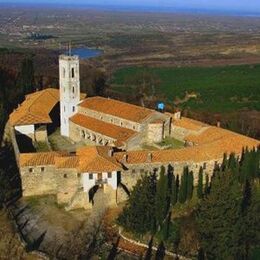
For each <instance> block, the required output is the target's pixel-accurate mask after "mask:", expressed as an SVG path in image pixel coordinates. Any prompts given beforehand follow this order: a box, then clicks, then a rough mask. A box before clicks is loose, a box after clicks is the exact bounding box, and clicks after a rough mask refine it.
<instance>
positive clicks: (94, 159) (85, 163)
mask: <svg viewBox="0 0 260 260" xmlns="http://www.w3.org/2000/svg"><path fill="white" fill-rule="evenodd" d="M109 149H110V148H109V147H105V146H100V147H99V146H97V147H96V146H91V147H83V148H80V149H78V151H77V153H76V155H69V154H68V153H66V152H64V153H63V152H61V153H59V152H46V153H26V154H20V160H19V162H20V167H35V166H44V165H53V166H55V167H56V168H58V169H65V168H68V169H77V170H78V172H81V173H83V172H109V171H118V170H121V169H122V167H121V164H120V163H118V162H117V160H116V159H115V158H114V157H112V156H109Z"/></svg>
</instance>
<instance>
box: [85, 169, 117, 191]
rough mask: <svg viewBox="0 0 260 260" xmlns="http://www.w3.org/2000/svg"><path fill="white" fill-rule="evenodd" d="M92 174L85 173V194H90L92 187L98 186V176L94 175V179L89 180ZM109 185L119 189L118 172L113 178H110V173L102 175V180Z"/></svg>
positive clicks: (113, 174)
mask: <svg viewBox="0 0 260 260" xmlns="http://www.w3.org/2000/svg"><path fill="white" fill-rule="evenodd" d="M89 175H90V173H88V172H87V173H83V177H82V180H83V190H84V192H88V191H89V190H90V189H91V188H92V187H94V186H95V185H96V181H97V180H98V174H97V173H93V179H89ZM106 179H107V183H108V184H109V185H110V186H111V187H112V188H113V189H114V190H116V189H117V172H116V171H113V172H112V176H111V178H108V173H107V172H103V173H102V180H106Z"/></svg>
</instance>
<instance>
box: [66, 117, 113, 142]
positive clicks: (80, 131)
mask: <svg viewBox="0 0 260 260" xmlns="http://www.w3.org/2000/svg"><path fill="white" fill-rule="evenodd" d="M69 124H70V125H69V132H70V139H71V140H73V141H74V142H80V141H87V142H88V143H92V144H93V145H110V146H112V145H113V143H114V142H115V141H116V140H115V139H113V138H111V137H108V136H105V135H102V134H100V133H96V132H93V131H91V130H89V129H87V128H84V127H82V126H79V125H76V124H74V123H73V122H71V121H69Z"/></svg>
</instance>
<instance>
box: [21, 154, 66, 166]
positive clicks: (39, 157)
mask: <svg viewBox="0 0 260 260" xmlns="http://www.w3.org/2000/svg"><path fill="white" fill-rule="evenodd" d="M65 154H66V153H62V152H44V153H21V154H20V157H19V164H20V167H27V166H42V165H54V164H55V157H57V156H58V157H60V156H63V155H65Z"/></svg>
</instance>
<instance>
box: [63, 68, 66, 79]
mask: <svg viewBox="0 0 260 260" xmlns="http://www.w3.org/2000/svg"><path fill="white" fill-rule="evenodd" d="M65 77H66V70H65V68H63V78H65Z"/></svg>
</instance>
